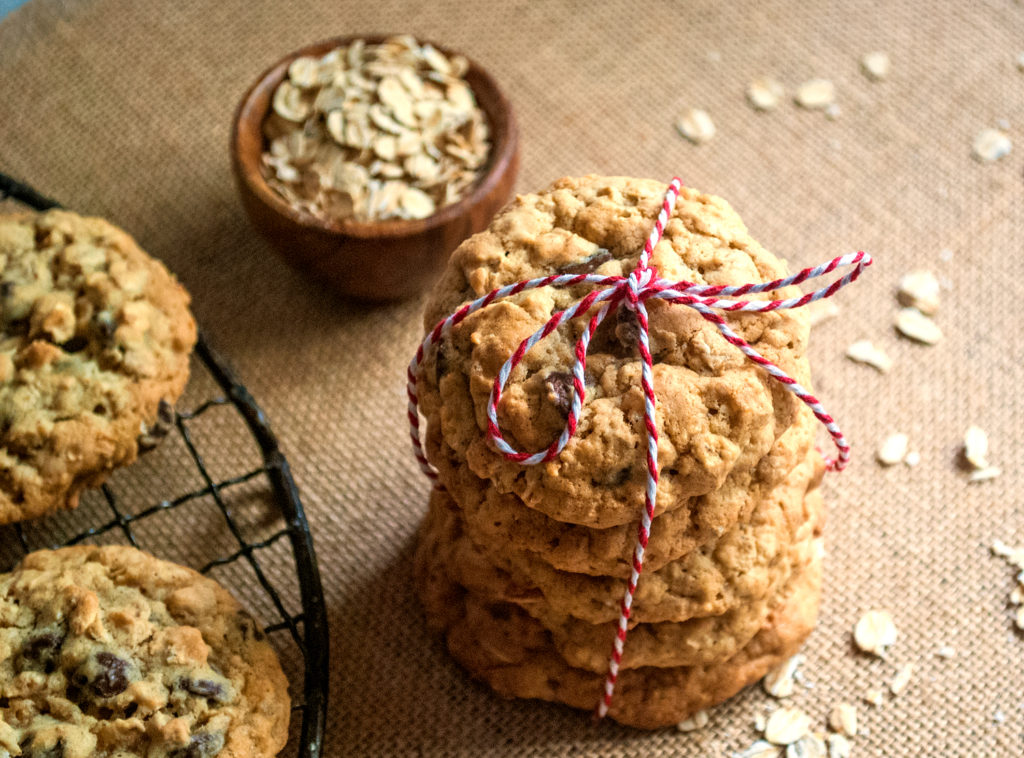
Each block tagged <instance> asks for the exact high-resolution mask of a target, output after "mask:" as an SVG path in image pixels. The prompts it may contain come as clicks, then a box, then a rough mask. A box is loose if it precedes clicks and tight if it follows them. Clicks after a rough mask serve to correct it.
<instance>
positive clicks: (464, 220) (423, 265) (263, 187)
mask: <svg viewBox="0 0 1024 758" xmlns="http://www.w3.org/2000/svg"><path fill="white" fill-rule="evenodd" d="M355 39H357V37H355V36H352V37H336V38H333V39H329V40H324V41H323V42H318V43H316V44H313V45H309V46H308V47H304V48H302V49H301V50H296V51H295V52H293V53H291V54H289V55H287V56H285V57H284V58H282V59H281V60H280V61H278V62H277V63H275V64H274V65H273V66H271V67H270V68H269V69H267V70H266V71H264V72H263V74H262V75H260V77H259V79H257V80H256V83H255V84H253V85H252V87H250V88H249V91H248V92H246V93H245V96H244V97H243V98H242V102H241V103H240V104H239V106H238V110H237V111H236V113H235V121H234V125H233V127H232V132H231V157H232V165H233V168H234V173H235V178H236V180H237V183H238V190H239V193H240V194H241V196H242V204H243V205H244V206H245V210H246V213H247V214H248V216H249V220H250V221H251V222H252V224H253V226H254V227H256V229H257V230H258V231H259V232H260V233H261V234H262V235H263V236H264V237H265V238H266V239H267V240H268V241H269V242H270V243H271V245H272V246H273V247H274V249H275V250H277V252H278V253H279V254H280V255H281V257H282V258H284V260H285V261H287V262H288V263H289V264H291V265H292V266H294V267H295V268H296V269H298V270H300V271H302V272H304V273H306V274H308V275H309V276H311V277H313V278H314V279H316V280H318V281H321V282H323V283H324V284H326V285H327V286H328V287H330V288H331V289H333V290H334V291H336V292H338V293H339V294H341V295H345V296H349V297H355V298H359V299H363V300H373V301H387V300H398V299H401V298H404V297H409V296H410V295H414V294H416V293H417V292H420V291H421V290H423V289H424V288H426V287H427V286H429V285H430V284H431V283H433V281H434V280H435V279H436V278H437V276H438V275H439V274H440V272H441V271H442V269H443V268H444V264H445V262H446V261H447V260H448V255H449V253H451V251H452V250H454V249H455V248H456V247H457V246H458V244H459V243H460V242H462V241H463V240H464V239H466V238H467V237H469V236H470V235H472V234H474V233H476V232H478V231H481V230H482V229H485V228H486V227H487V225H488V224H489V223H490V220H491V217H492V216H494V214H495V213H496V212H497V211H498V209H499V208H501V207H502V205H504V204H505V202H506V200H507V199H508V197H509V195H510V193H511V191H512V185H513V183H514V182H515V178H516V171H517V169H518V166H519V134H518V129H517V127H516V121H515V117H514V115H513V113H512V108H511V106H510V105H509V103H508V100H506V99H505V96H504V95H503V94H502V93H501V90H500V89H498V85H497V84H496V83H495V81H494V79H492V78H491V76H490V74H488V73H487V72H486V71H485V70H484V69H483V68H481V67H480V66H479V65H477V64H476V63H474V62H473V61H470V62H469V70H468V71H467V73H466V75H465V79H466V81H467V83H468V84H469V86H470V87H471V88H472V90H473V93H474V95H475V96H476V99H477V104H478V105H479V106H480V109H481V110H482V111H483V112H484V114H485V116H486V117H487V121H488V125H489V126H490V129H491V155H490V157H489V159H488V163H487V166H486V168H485V173H484V175H483V176H482V177H480V179H478V180H477V183H476V184H475V185H473V187H472V188H471V189H470V190H469V192H468V193H467V194H466V195H464V196H463V197H462V199H460V200H459V201H458V202H455V203H453V204H451V205H448V206H445V207H443V208H441V209H439V210H438V211H437V212H436V213H434V214H433V215H431V216H428V217H427V218H424V219H414V220H405V219H396V220H387V221H377V222H362V221H349V220H344V221H327V220H324V219H321V218H317V217H316V216H313V215H311V214H309V213H306V212H304V211H301V210H298V209H296V208H293V207H292V206H291V205H290V204H289V203H288V202H287V201H286V200H285V199H284V198H283V197H281V196H280V195H278V194H277V193H276V192H275V191H274V190H273V189H271V188H270V186H269V185H268V184H267V183H266V181H264V179H263V176H262V175H261V174H260V167H259V164H260V155H261V154H262V152H263V149H264V139H263V132H262V124H263V121H264V119H265V117H266V116H267V113H268V111H269V109H270V102H271V98H272V97H273V94H274V90H275V89H276V88H277V85H278V84H280V83H281V81H282V80H283V79H284V77H285V76H286V75H287V73H288V66H289V64H290V63H291V62H292V61H293V60H294V59H295V58H298V57H299V56H303V55H309V56H321V55H324V54H325V53H327V52H329V51H331V50H333V49H334V48H336V47H340V46H342V45H347V44H348V43H350V42H352V41H353V40H355ZM362 39H365V40H366V41H367V43H371V44H373V43H379V42H382V41H383V40H384V39H386V37H384V36H368V37H362ZM421 42H425V41H424V40H421ZM430 44H433V43H430ZM434 47H436V48H437V49H438V50H441V51H442V52H443V53H445V54H446V55H452V54H453V51H451V50H450V49H447V48H445V47H442V46H440V45H434Z"/></svg>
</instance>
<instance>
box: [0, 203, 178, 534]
mask: <svg viewBox="0 0 1024 758" xmlns="http://www.w3.org/2000/svg"><path fill="white" fill-rule="evenodd" d="M188 302H189V297H188V294H187V293H186V292H185V290H184V289H183V288H182V287H181V285H180V284H178V282H177V281H176V280H175V279H174V277H173V276H172V275H171V274H169V273H168V272H167V269H166V268H164V266H163V264H161V263H160V262H159V261H156V260H154V259H152V258H150V257H149V256H148V255H146V253H144V252H143V251H142V250H140V249H139V247H138V245H136V244H135V242H134V240H132V238H131V237H129V236H128V235H127V234H125V233H124V232H123V231H121V230H120V229H118V228H117V227H115V226H113V225H111V224H109V223H107V222H106V221H103V220H102V219H98V218H83V217H81V216H78V215H75V214H73V213H68V212H66V211H49V212H47V213H39V214H33V213H22V214H15V215H7V216H0V327H2V332H3V333H2V339H0V524H3V523H9V522H12V521H20V520H22V519H27V518H33V517H35V516H39V515H41V514H43V513H47V512H49V511H53V510H56V509H59V508H73V507H75V505H77V502H78V496H79V493H80V492H81V491H82V489H83V488H85V487H89V486H96V485H98V484H100V483H101V482H102V481H103V480H104V479H106V477H107V476H108V475H109V474H110V472H111V471H112V470H113V469H114V468H116V467H117V466H121V465H124V464H126V463H131V462H132V461H133V460H135V458H136V456H137V454H138V452H139V449H140V448H142V449H145V448H146V447H151V446H152V445H154V444H156V442H157V441H158V439H159V437H160V436H161V433H166V431H167V428H168V427H167V425H168V424H169V423H170V421H172V420H173V404H174V402H175V401H176V400H177V399H178V397H179V396H180V395H181V392H182V390H183V389H184V387H185V382H186V381H187V380H188V362H189V354H190V352H191V350H192V346H193V344H194V343H195V340H196V326H195V322H194V321H193V319H192V316H191V314H190V313H189V310H188Z"/></svg>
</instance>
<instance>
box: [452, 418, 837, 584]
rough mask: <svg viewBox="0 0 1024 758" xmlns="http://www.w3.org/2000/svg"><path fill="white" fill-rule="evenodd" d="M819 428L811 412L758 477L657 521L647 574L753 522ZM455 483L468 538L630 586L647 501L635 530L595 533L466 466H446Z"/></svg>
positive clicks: (730, 484)
mask: <svg viewBox="0 0 1024 758" xmlns="http://www.w3.org/2000/svg"><path fill="white" fill-rule="evenodd" d="M816 424H817V421H816V420H815V418H814V415H813V414H812V413H811V412H810V410H809V409H807V408H806V407H804V406H801V407H800V408H799V409H798V411H797V420H796V422H795V423H794V424H793V425H792V426H790V428H789V429H787V430H786V431H785V432H784V433H783V434H782V436H781V437H779V438H778V439H777V440H776V441H775V443H774V444H773V446H772V449H771V450H770V451H769V452H768V455H766V456H765V457H764V458H762V459H761V462H760V463H759V464H758V466H757V468H756V469H755V470H754V471H753V472H748V473H745V474H739V473H736V472H733V473H731V474H730V475H729V477H727V479H726V481H725V483H724V484H723V485H722V486H721V487H719V488H718V489H717V490H714V491H713V492H709V493H707V494H706V495H701V496H699V497H697V498H695V499H694V501H693V502H692V503H691V504H690V505H689V506H687V507H685V508H677V509H675V510H672V511H668V512H667V513H662V514H660V515H659V516H657V517H656V518H655V519H654V522H653V524H652V527H651V535H650V541H649V542H648V543H647V550H646V553H645V557H644V566H645V570H647V571H656V570H658V569H660V568H661V567H663V566H665V565H666V564H668V563H670V562H671V561H675V560H677V559H679V558H680V557H682V556H684V555H686V554H687V553H689V552H691V551H693V550H696V549H698V548H700V547H701V546H702V545H705V544H707V543H708V542H710V541H712V540H714V539H717V538H720V537H721V536H722V535H724V534H725V533H726V532H727V531H729V530H730V529H732V528H734V527H735V526H736V524H738V523H740V522H743V521H745V520H747V519H749V518H750V515H751V513H752V512H753V511H754V509H755V507H756V505H757V503H758V502H759V501H760V500H761V499H762V498H764V497H767V496H768V494H769V492H771V490H772V488H774V487H775V486H777V485H778V484H780V483H781V482H782V481H784V479H785V478H786V477H787V476H789V475H790V474H791V473H792V471H793V469H794V468H795V467H796V466H797V465H798V464H799V463H800V462H801V461H803V460H805V459H806V458H807V456H808V454H809V451H810V450H811V447H812V445H813V441H814V433H815V430H816ZM439 462H440V465H441V467H442V469H443V471H444V473H445V474H446V475H447V476H444V477H442V478H443V479H444V480H445V481H447V482H451V483H452V484H451V486H449V487H448V488H447V491H448V493H449V495H450V496H451V497H452V499H453V500H455V502H456V503H457V504H458V505H459V506H460V507H461V509H462V512H463V517H464V520H465V525H466V529H467V531H468V532H469V533H470V534H471V536H472V537H473V539H474V540H476V541H477V542H478V543H479V544H481V545H484V546H494V547H495V548H497V547H498V546H505V549H507V550H508V551H509V552H510V553H520V554H526V555H528V556H530V557H536V558H538V559H540V560H543V561H545V562H547V563H549V564H551V566H553V567H554V568H556V569H559V570H561V571H569V572H573V573H583V574H593V575H601V576H612V577H617V578H626V577H628V576H629V573H630V569H631V562H630V558H631V556H632V553H633V547H634V545H635V543H636V523H635V520H636V519H637V518H638V517H639V516H638V514H639V512H640V508H641V507H642V502H643V501H642V500H640V501H638V502H637V503H636V505H635V513H636V514H637V515H635V516H634V522H633V523H629V524H623V525H621V526H615V527H608V528H606V529H589V528H587V527H584V526H579V525H576V524H566V523H563V522H560V521H556V520H555V519H552V518H550V517H548V516H545V515H544V514H542V513H540V512H538V511H536V510H533V509H531V508H528V507H527V506H526V505H525V504H524V503H523V502H522V501H521V500H520V499H519V498H518V497H517V496H516V495H514V494H501V493H499V492H497V491H496V490H495V489H494V488H492V487H489V486H488V483H487V482H486V481H485V480H481V479H480V478H479V477H477V476H475V475H474V474H473V473H472V472H471V471H470V470H469V468H468V466H466V465H465V464H461V465H460V464H458V463H457V462H455V461H449V460H447V459H445V460H443V461H439Z"/></svg>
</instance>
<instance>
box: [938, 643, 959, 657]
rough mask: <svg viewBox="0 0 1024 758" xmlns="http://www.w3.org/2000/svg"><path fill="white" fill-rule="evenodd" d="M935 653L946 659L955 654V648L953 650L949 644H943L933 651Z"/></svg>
mask: <svg viewBox="0 0 1024 758" xmlns="http://www.w3.org/2000/svg"><path fill="white" fill-rule="evenodd" d="M935 655H937V656H938V657H939V658H941V659H942V660H944V661H948V660H949V659H950V658H952V657H953V656H955V655H956V650H954V649H953V648H952V646H950V645H943V646H942V647H940V648H939V649H938V650H936V651H935Z"/></svg>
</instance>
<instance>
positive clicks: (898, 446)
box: [858, 432, 909, 644]
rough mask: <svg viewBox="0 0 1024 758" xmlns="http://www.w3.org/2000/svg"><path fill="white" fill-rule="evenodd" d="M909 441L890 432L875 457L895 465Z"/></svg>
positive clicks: (885, 464) (884, 462)
mask: <svg viewBox="0 0 1024 758" xmlns="http://www.w3.org/2000/svg"><path fill="white" fill-rule="evenodd" d="M908 441H909V440H908V437H907V435H905V434H903V433H901V432H897V433H896V434H890V435H889V436H888V437H886V438H885V439H884V440H882V444H881V445H880V446H879V448H878V452H877V453H875V457H876V458H878V462H879V463H881V464H882V465H883V466H893V465H895V464H897V463H899V462H900V461H902V460H903V459H904V458H905V457H906V455H907V443H908ZM861 621H863V619H861ZM859 626H860V625H859V624H858V627H859ZM858 644H859V643H858Z"/></svg>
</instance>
